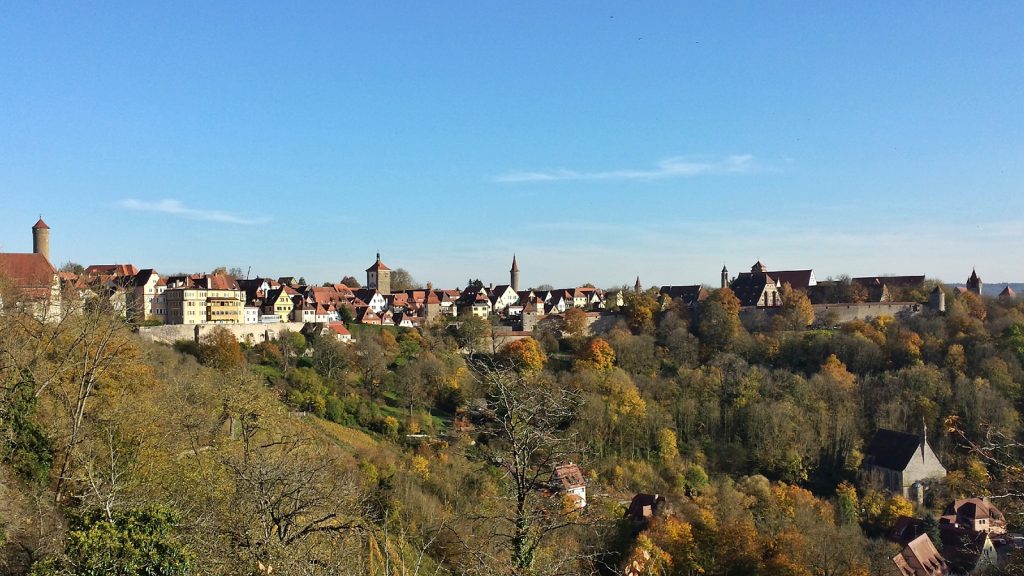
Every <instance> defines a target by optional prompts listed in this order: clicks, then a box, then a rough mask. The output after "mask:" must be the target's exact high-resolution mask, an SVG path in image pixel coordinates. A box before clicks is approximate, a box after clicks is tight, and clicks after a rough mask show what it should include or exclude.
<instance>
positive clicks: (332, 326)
mask: <svg viewBox="0 0 1024 576" xmlns="http://www.w3.org/2000/svg"><path fill="white" fill-rule="evenodd" d="M327 329H328V330H330V331H331V332H334V333H335V334H337V335H338V336H351V335H352V333H351V332H349V331H348V328H345V323H344V322H328V323H327Z"/></svg>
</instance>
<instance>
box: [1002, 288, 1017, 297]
mask: <svg viewBox="0 0 1024 576" xmlns="http://www.w3.org/2000/svg"><path fill="white" fill-rule="evenodd" d="M999 296H1000V297H1001V298H1016V297H1017V293H1016V292H1014V291H1013V288H1010V287H1009V286H1007V287H1006V288H1003V291H1002V292H1000V293H999Z"/></svg>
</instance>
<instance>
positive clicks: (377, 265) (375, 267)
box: [366, 252, 391, 272]
mask: <svg viewBox="0 0 1024 576" xmlns="http://www.w3.org/2000/svg"><path fill="white" fill-rule="evenodd" d="M381 270H391V268H388V267H387V266H385V265H384V263H383V262H381V261H380V252H377V261H376V262H374V263H373V266H370V267H369V268H367V269H366V271H367V272H373V271H378V272H379V271H381Z"/></svg>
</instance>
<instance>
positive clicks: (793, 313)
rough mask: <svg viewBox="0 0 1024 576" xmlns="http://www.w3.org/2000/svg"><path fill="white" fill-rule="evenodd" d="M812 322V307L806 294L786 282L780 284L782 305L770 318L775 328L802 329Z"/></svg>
mask: <svg viewBox="0 0 1024 576" xmlns="http://www.w3.org/2000/svg"><path fill="white" fill-rule="evenodd" d="M813 322H814V307H813V306H811V300H810V299H809V298H808V297H807V294H805V293H804V292H802V291H800V290H796V289H794V288H793V287H792V286H790V285H789V284H788V283H787V284H783V285H782V306H780V307H779V310H778V313H777V314H776V315H775V317H774V318H772V324H773V325H774V327H775V329H776V330H803V329H805V328H807V327H808V326H810V325H811V323H813Z"/></svg>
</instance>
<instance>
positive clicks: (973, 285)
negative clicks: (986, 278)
mask: <svg viewBox="0 0 1024 576" xmlns="http://www.w3.org/2000/svg"><path fill="white" fill-rule="evenodd" d="M982 286H983V285H982V282H981V278H979V277H978V271H977V270H975V269H974V268H972V269H971V277H970V278H968V279H967V289H968V290H970V291H971V292H974V293H975V294H977V295H978V296H981V289H982Z"/></svg>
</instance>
